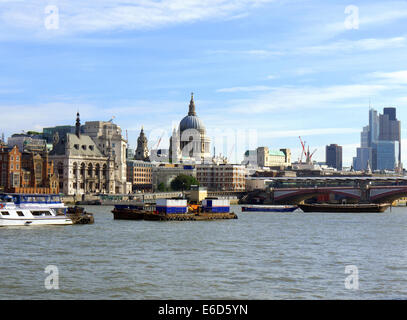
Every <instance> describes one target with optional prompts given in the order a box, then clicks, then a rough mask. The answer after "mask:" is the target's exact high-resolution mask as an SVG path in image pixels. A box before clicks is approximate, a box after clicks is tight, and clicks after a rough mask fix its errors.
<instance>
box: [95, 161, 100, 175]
mask: <svg viewBox="0 0 407 320" xmlns="http://www.w3.org/2000/svg"><path fill="white" fill-rule="evenodd" d="M95 170H96V177H100V164H99V163H98V164H96V169H95Z"/></svg>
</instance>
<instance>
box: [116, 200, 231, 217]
mask: <svg viewBox="0 0 407 320" xmlns="http://www.w3.org/2000/svg"><path fill="white" fill-rule="evenodd" d="M112 213H113V218H114V219H115V220H148V221H204V220H220V219H237V215H236V214H235V213H234V212H230V204H229V201H228V200H219V199H204V200H203V201H202V204H200V205H188V203H187V200H186V199H157V203H156V205H143V204H140V205H115V208H114V209H113V210H112Z"/></svg>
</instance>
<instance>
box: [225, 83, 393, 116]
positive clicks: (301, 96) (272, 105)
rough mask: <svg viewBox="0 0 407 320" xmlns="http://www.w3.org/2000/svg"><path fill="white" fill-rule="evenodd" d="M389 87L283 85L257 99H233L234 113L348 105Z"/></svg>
mask: <svg viewBox="0 0 407 320" xmlns="http://www.w3.org/2000/svg"><path fill="white" fill-rule="evenodd" d="M386 89H389V88H388V87H387V86H385V85H379V84H352V85H336V86H329V87H280V88H274V89H273V90H271V92H270V93H265V94H261V95H259V96H257V97H256V98H254V99H241V100H235V101H232V103H231V105H232V107H231V109H232V112H239V113H250V114H252V113H263V112H269V111H273V110H286V109H298V108H305V109H306V108H325V109H329V108H331V107H344V106H346V103H347V102H350V103H352V105H353V104H354V103H355V100H360V99H361V98H369V97H371V96H374V95H375V94H377V93H379V92H381V91H384V90H386Z"/></svg>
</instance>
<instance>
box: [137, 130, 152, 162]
mask: <svg viewBox="0 0 407 320" xmlns="http://www.w3.org/2000/svg"><path fill="white" fill-rule="evenodd" d="M147 144H148V141H147V137H146V135H145V134H144V130H143V128H141V131H140V136H139V137H138V139H137V149H136V153H135V155H134V160H141V161H149V157H148V156H149V154H148V146H147Z"/></svg>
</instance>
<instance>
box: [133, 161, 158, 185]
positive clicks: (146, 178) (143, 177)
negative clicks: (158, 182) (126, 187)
mask: <svg viewBox="0 0 407 320" xmlns="http://www.w3.org/2000/svg"><path fill="white" fill-rule="evenodd" d="M154 167H155V165H154V164H153V163H151V162H147V161H141V160H127V181H128V182H129V183H131V186H132V191H133V192H137V191H141V192H151V191H153V168H154Z"/></svg>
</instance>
